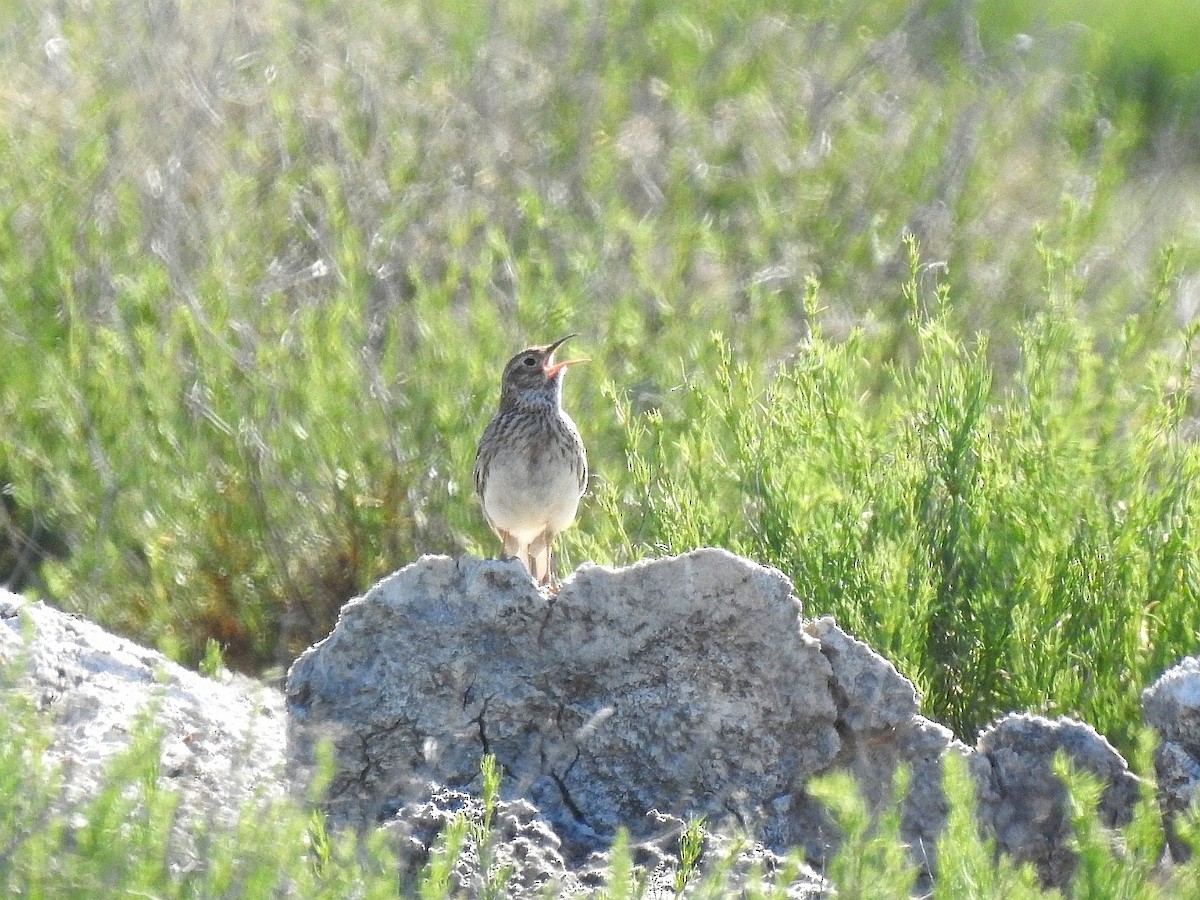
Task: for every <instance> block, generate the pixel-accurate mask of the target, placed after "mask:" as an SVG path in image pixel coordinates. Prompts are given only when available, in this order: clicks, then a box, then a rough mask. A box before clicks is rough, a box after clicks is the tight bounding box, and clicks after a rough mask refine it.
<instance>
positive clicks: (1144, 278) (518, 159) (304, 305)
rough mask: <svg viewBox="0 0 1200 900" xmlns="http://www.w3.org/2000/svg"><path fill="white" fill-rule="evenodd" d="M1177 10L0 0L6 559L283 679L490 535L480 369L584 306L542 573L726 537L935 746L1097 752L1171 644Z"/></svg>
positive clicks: (955, 4)
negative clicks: (993, 728)
mask: <svg viewBox="0 0 1200 900" xmlns="http://www.w3.org/2000/svg"><path fill="white" fill-rule="evenodd" d="M1175 6H1177V5H1176V4H1168V3H1166V2H1163V3H1159V4H1151V5H1150V6H1148V7H1142V8H1140V9H1141V10H1142V11H1141V12H1140V13H1139V18H1140V20H1138V21H1132V22H1130V23H1129V25H1128V27H1126V26H1123V25H1120V23H1121V22H1123V21H1124V19H1122V18H1120V17H1118V16H1117V15H1116V13H1115V12H1114V13H1113V15H1111V16H1105V15H1102V13H1103V10H1104V9H1109V7H1111V10H1116V9H1117V6H1116V4H1110V5H1108V6H1104V5H1095V4H1093V5H1091V6H1088V7H1087V8H1084V7H1082V6H1079V7H1078V8H1076V7H1073V6H1070V5H1068V4H1066V3H1060V4H1056V5H1053V9H1052V10H1049V11H1048V12H1046V13H1045V14H1043V13H1042V12H1040V11H1038V10H1041V6H1040V5H1037V4H1000V3H985V2H979V3H974V2H968V0H940V2H915V3H909V4H898V3H894V2H881V0H863V2H851V0H846V2H839V3H833V4H829V3H821V4H817V3H810V2H802V0H792V2H783V0H774V2H765V3H764V2H756V3H746V2H733V3H721V4H717V3H710V2H706V0H682V2H677V3H663V2H652V0H624V2H615V3H598V2H586V0H557V2H549V3H543V4H537V5H530V4H522V3H511V2H505V0H497V2H493V3H488V4H477V5H472V6H468V7H464V6H463V5H461V4H457V3H444V2H432V3H424V4H391V3H384V2H380V0H363V2H357V3H353V4H347V3H332V2H324V0H308V2H298V0H246V2H241V3H238V4H236V5H232V6H229V7H214V6H212V5H211V4H202V3H197V2H194V0H182V2H177V0H148V2H140V3H132V2H130V0H91V2H83V0H63V2H59V3H56V4H52V5H49V6H46V5H38V4H28V3H19V2H9V3H6V4H5V12H6V15H5V16H4V19H3V25H2V26H0V59H2V60H3V63H4V67H5V72H6V79H5V85H4V86H3V88H0V91H3V97H4V102H3V103H0V126H2V127H0V198H2V199H0V341H2V346H3V348H4V354H3V356H4V358H3V364H2V365H0V423H2V431H0V482H2V483H3V485H4V504H3V507H2V514H3V518H2V519H0V535H2V536H3V539H2V541H0V566H3V569H2V570H0V578H2V579H4V581H5V582H6V583H8V584H10V585H13V586H16V587H19V588H22V589H25V590H27V591H29V592H30V593H32V594H35V595H37V596H41V597H45V598H46V599H48V600H50V601H51V602H53V603H55V604H56V605H59V606H62V607H64V608H66V609H69V610H72V611H77V612H80V613H82V614H84V615H87V616H88V617H90V618H93V619H95V620H97V621H99V622H101V623H102V624H104V625H105V626H107V627H109V628H113V629H115V630H117V631H119V632H121V633H124V634H128V635H132V636H134V637H136V638H138V639H139V640H142V641H145V642H147V643H150V644H152V645H155V646H157V647H158V648H160V649H162V650H164V651H165V652H167V653H168V654H170V655H171V656H173V657H175V658H177V659H180V660H183V661H185V662H188V663H191V664H195V663H196V662H197V661H198V660H200V659H201V658H202V657H203V656H204V653H205V647H206V645H207V642H208V641H209V640H215V641H217V642H218V643H219V644H220V645H221V646H222V647H223V648H224V652H225V656H226V660H227V662H228V663H229V664H230V665H232V666H234V667H235V668H238V669H242V670H245V671H249V672H254V673H264V672H266V673H268V674H274V675H278V673H279V672H280V667H283V666H286V665H287V664H288V663H289V662H290V661H291V659H292V658H294V656H295V655H296V654H297V653H298V652H299V651H300V650H302V649H303V647H304V646H306V645H307V644H308V643H310V642H312V641H314V640H317V639H319V638H321V637H322V636H324V635H325V634H326V633H327V632H328V630H329V629H330V627H332V624H333V622H334V619H335V617H336V613H337V610H338V608H339V607H340V605H341V604H342V603H343V602H344V601H345V600H346V599H348V598H350V597H351V596H354V595H355V594H357V593H360V592H361V591H363V590H365V589H366V588H367V587H368V586H369V585H370V584H371V583H372V582H373V581H374V580H375V579H376V578H378V577H379V576H381V575H382V574H385V573H387V572H389V571H392V570H394V569H395V568H398V567H400V566H402V565H404V564H406V563H408V562H410V561H412V560H413V559H415V558H416V557H417V556H419V555H420V554H422V553H451V554H458V553H463V552H471V553H489V554H490V553H494V552H496V550H497V548H496V547H495V546H494V544H495V542H494V540H493V539H492V537H491V535H490V534H489V533H488V531H487V529H486V526H485V525H484V524H483V522H482V518H481V516H480V514H479V511H478V509H477V505H476V503H475V502H474V500H473V498H472V497H471V488H470V477H469V473H470V467H471V460H472V456H473V454H474V448H475V441H476V438H477V436H478V434H479V432H480V431H481V430H482V428H483V425H484V424H485V423H486V421H487V418H488V417H489V415H490V414H491V412H492V409H493V407H494V404H495V400H496V393H497V390H498V377H499V371H500V367H501V366H502V365H503V363H504V361H505V360H506V359H507V358H508V357H509V356H510V355H511V354H512V353H513V352H515V351H516V350H517V349H519V348H520V347H521V346H524V345H527V344H528V343H532V342H541V341H545V340H549V339H552V338H555V337H558V336H560V335H562V334H565V333H567V332H569V331H578V332H581V333H582V336H581V337H580V338H579V339H577V342H576V343H577V346H576V348H575V349H576V351H577V352H580V353H583V354H585V355H588V356H590V357H591V358H592V360H593V362H592V363H590V364H589V365H588V366H587V367H583V368H580V369H578V370H573V371H572V373H571V375H570V377H569V378H568V380H567V389H566V390H567V403H568V405H569V408H570V410H571V412H572V414H573V415H574V416H575V418H576V420H577V421H578V422H579V424H580V426H581V430H582V431H583V433H584V436H585V439H586V441H587V444H588V448H589V454H590V460H591V462H592V467H593V470H594V477H593V482H592V485H591V487H590V490H589V496H588V498H586V499H585V502H584V506H583V508H582V512H581V516H580V521H579V523H578V525H577V527H576V528H575V529H574V530H573V531H572V532H570V533H569V535H568V536H567V537H566V538H565V539H564V541H563V544H564V547H563V550H564V560H565V562H566V563H569V564H571V565H576V564H579V563H581V562H583V561H584V560H594V561H596V562H599V563H607V564H622V563H626V562H629V561H631V560H634V559H638V558H642V557H644V556H646V555H653V554H657V553H663V552H678V551H682V550H686V549H690V548H691V547H694V546H698V545H700V544H705V543H715V544H721V545H723V546H728V547H730V548H731V549H735V550H737V551H739V552H744V553H747V554H749V555H751V556H753V557H755V558H756V559H759V560H761V561H763V562H765V563H768V564H771V565H775V566H777V567H779V568H780V569H782V570H783V571H784V572H785V573H787V574H788V575H789V576H790V577H792V578H793V579H795V581H796V583H797V592H798V594H799V596H800V597H801V599H802V600H803V601H804V603H805V610H806V614H809V615H819V614H833V615H836V616H837V617H838V619H839V621H841V622H843V624H845V625H847V627H850V628H851V629H852V630H854V631H855V632H856V633H857V634H859V636H861V637H863V638H864V639H866V640H868V641H870V642H871V643H872V644H873V645H874V646H876V647H877V648H879V649H880V650H882V651H884V652H886V653H888V654H889V656H890V657H891V658H893V659H894V660H895V661H896V662H897V665H898V666H899V667H900V668H901V669H902V671H904V672H905V674H907V675H909V676H910V677H912V678H914V680H916V682H917V683H918V685H919V687H920V688H921V690H922V691H923V694H924V702H925V712H926V713H927V714H929V715H930V716H932V717H934V718H937V719H939V720H941V721H945V722H947V723H948V724H951V725H953V727H955V728H956V729H957V730H958V731H959V733H960V735H961V736H963V737H965V738H967V739H970V737H971V732H972V729H974V728H976V727H978V726H979V725H981V724H983V723H984V722H985V721H987V719H988V718H989V717H990V716H992V715H994V714H995V713H996V712H997V711H999V710H1003V709H1007V708H1010V707H1013V706H1021V707H1025V708H1037V709H1041V710H1045V711H1049V712H1073V713H1077V714H1080V715H1083V716H1084V717H1085V718H1088V720H1089V721H1091V722H1092V723H1093V724H1097V725H1098V726H1104V727H1108V728H1110V729H1111V730H1112V731H1113V732H1115V735H1116V738H1117V739H1118V740H1121V739H1123V735H1125V734H1127V729H1128V728H1129V727H1131V723H1132V722H1133V721H1136V708H1137V692H1138V691H1139V690H1140V688H1141V686H1143V684H1144V683H1147V682H1148V681H1149V680H1150V679H1151V678H1152V677H1153V676H1154V675H1155V674H1157V670H1159V669H1161V668H1162V666H1164V665H1165V664H1168V663H1170V662H1173V661H1174V660H1175V659H1177V658H1178V656H1180V655H1182V654H1184V653H1187V652H1194V651H1195V650H1196V649H1197V647H1198V646H1200V624H1198V622H1197V617H1198V616H1200V613H1198V612H1197V609H1198V608H1200V606H1198V605H1197V602H1196V601H1197V600H1198V599H1200V597H1198V594H1200V574H1198V571H1197V565H1198V563H1197V559H1198V558H1200V554H1198V551H1200V541H1198V539H1197V536H1196V534H1195V533H1194V523H1195V516H1196V512H1197V510H1196V504H1197V500H1196V499H1195V498H1196V497H1197V496H1198V495H1197V493H1196V492H1195V490H1194V488H1195V480H1196V475H1197V457H1196V450H1195V442H1194V439H1195V433H1196V429H1195V419H1194V414H1195V410H1194V377H1195V373H1194V368H1193V362H1194V360H1193V335H1194V321H1195V319H1196V304H1197V302H1198V298H1200V293H1198V291H1200V280H1198V273H1200V232H1198V231H1197V199H1198V196H1200V189H1198V187H1197V186H1198V185H1200V181H1198V180H1197V178H1196V166H1197V164H1198V162H1200V161H1198V160H1197V155H1196V149H1197V146H1198V144H1197V136H1198V132H1197V119H1196V115H1195V105H1194V104H1195V96H1196V95H1195V91H1194V76H1195V71H1196V64H1195V59H1194V57H1195V54H1196V52H1197V51H1196V50H1195V48H1196V47H1197V46H1200V44H1198V43H1197V42H1195V41H1190V42H1189V41H1184V40H1182V36H1184V35H1186V34H1189V33H1192V34H1194V33H1195V28H1196V17H1195V14H1188V13H1187V12H1186V11H1181V10H1180V9H1177V8H1174V7H1175ZM1122 9H1123V8H1122ZM1111 10H1110V11H1111ZM1051 13H1052V14H1051ZM1074 23H1081V24H1074ZM1135 26H1136V27H1135ZM1147 29H1153V30H1155V33H1156V34H1158V33H1159V32H1161V33H1162V34H1161V40H1158V41H1157V42H1154V43H1151V42H1149V41H1145V40H1142V38H1141V37H1140V35H1143V34H1144V33H1146V30H1147ZM1188 29H1192V30H1191V31H1190V32H1189V30H1188ZM1168 37H1171V38H1172V40H1176V41H1177V42H1175V43H1173V42H1172V40H1168ZM1147 67H1148V68H1147ZM1138 71H1143V72H1151V73H1152V74H1151V75H1146V76H1145V77H1146V78H1150V79H1151V80H1152V81H1155V83H1156V84H1159V85H1160V87H1156V88H1154V89H1153V90H1147V89H1143V87H1142V86H1141V85H1143V83H1144V82H1143V81H1141V80H1139V79H1140V78H1142V77H1143V76H1136V77H1135V76H1134V75H1133V74H1131V73H1136V72H1138ZM1189 85H1191V87H1189Z"/></svg>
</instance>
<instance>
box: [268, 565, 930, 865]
mask: <svg viewBox="0 0 1200 900" xmlns="http://www.w3.org/2000/svg"><path fill="white" fill-rule="evenodd" d="M800 614H801V608H800V602H799V600H798V599H797V598H796V596H795V593H794V591H793V589H792V585H791V583H790V582H789V581H788V580H787V578H785V577H784V576H783V575H782V574H781V573H779V572H777V571H775V570H773V569H767V568H764V567H762V566H758V565H755V564H753V563H751V562H749V561H747V560H744V559H740V558H738V557H735V556H733V555H731V554H729V553H727V552H725V551H722V550H699V551H695V552H693V553H689V554H687V555H684V556H679V557H673V558H669V559H661V560H653V561H649V562H645V563H640V564H637V565H634V566H631V567H629V568H626V569H620V570H612V569H608V568H603V567H599V566H584V567H582V568H581V569H579V570H578V571H577V572H576V573H575V574H574V575H573V576H571V577H570V578H568V579H567V580H566V581H565V582H564V583H563V585H562V588H561V590H560V591H559V592H558V594H556V595H551V594H548V593H543V592H539V591H538V590H537V589H536V588H535V587H534V585H533V584H532V583H531V581H530V579H529V577H528V575H527V574H526V573H525V571H524V570H523V569H522V568H521V566H520V565H519V564H518V563H516V562H497V561H482V560H477V559H473V558H470V557H464V558H462V559H460V560H457V561H456V560H452V559H449V558H446V557H425V558H423V559H421V560H420V561H418V562H417V563H414V564H413V565H411V566H408V567H407V568H405V569H403V570H401V571H400V572H397V573H396V574H395V575H393V576H391V577H390V578H387V579H385V580H384V581H382V582H380V583H379V584H378V585H376V586H375V587H374V588H373V589H372V590H371V591H370V592H368V593H367V594H366V595H365V596H364V597H362V598H359V599H357V600H354V601H351V602H350V603H349V604H347V605H346V606H345V607H344V608H343V610H342V614H341V617H340V619H339V621H338V624H337V627H336V628H335V629H334V631H333V633H332V634H331V635H330V636H329V637H328V638H327V639H326V640H324V641H322V642H321V643H320V644H317V645H316V646H314V647H312V648H310V649H309V650H308V651H307V652H305V653H304V654H303V655H302V656H301V657H300V659H299V660H297V662H296V663H295V664H294V666H293V667H292V670H291V672H290V673H289V676H288V686H287V702H288V712H289V723H288V727H289V732H288V733H289V741H290V747H289V750H290V753H291V755H292V756H293V758H294V759H295V761H296V762H298V763H300V764H301V765H307V764H310V763H311V760H312V756H313V748H314V745H315V742H316V741H318V740H320V739H322V738H327V739H329V740H330V741H331V742H332V744H333V747H334V750H335V760H336V764H337V768H336V776H335V778H334V781H333V784H332V786H331V791H330V797H329V810H330V812H331V814H332V815H333V816H334V817H335V819H337V820H339V821H343V822H356V823H364V822H372V821H375V822H378V821H382V820H383V819H386V818H387V817H388V816H390V815H391V814H392V813H393V812H394V811H395V810H397V809H398V808H401V807H402V806H404V805H405V804H406V803H408V802H410V801H411V800H412V798H413V797H415V796H418V795H419V794H420V792H421V791H422V790H423V789H424V788H425V786H426V785H427V784H428V783H429V782H431V781H432V782H436V783H438V784H442V785H446V786H448V787H452V788H459V789H463V790H468V791H477V790H478V781H477V778H478V769H479V758H480V756H481V754H484V753H492V754H495V756H496V758H497V760H498V762H499V763H500V765H501V766H503V768H504V771H505V780H504V785H503V790H504V793H505V796H506V797H521V798H525V799H527V800H529V801H530V802H532V803H533V804H534V805H535V806H536V807H537V809H539V810H540V811H541V814H542V815H543V816H544V817H545V818H546V820H547V821H548V822H549V823H550V825H551V827H552V828H553V829H554V831H555V833H556V834H557V835H558V836H559V837H560V838H561V840H562V853H563V855H564V856H565V857H566V858H567V859H568V860H569V861H572V862H576V863H578V862H580V861H582V860H584V859H586V858H587V856H588V854H591V853H593V852H598V851H602V850H604V849H605V848H606V847H607V846H608V844H609V843H610V842H611V840H612V838H613V836H614V834H615V832H616V829H617V828H618V827H621V826H624V827H626V828H628V829H629V830H630V831H631V837H632V839H633V840H634V841H635V842H636V841H638V840H642V839H645V838H648V837H649V836H650V835H649V834H648V833H647V826H645V825H644V823H645V817H646V814H647V813H648V812H649V811H650V810H657V811H658V812H660V813H662V814H665V815H669V816H675V817H678V818H681V819H687V818H689V817H694V816H705V817H706V819H707V822H708V824H709V826H710V827H712V828H714V829H723V828H727V827H731V826H736V827H741V828H744V829H747V830H749V831H750V833H751V834H753V835H754V836H755V837H756V838H758V839H760V840H762V842H763V843H764V844H765V845H766V847H767V848H769V849H770V850H772V851H776V852H779V851H783V850H784V849H786V848H788V847H792V846H796V845H800V846H804V847H805V848H806V850H808V851H809V853H810V854H811V855H814V856H818V857H819V856H821V855H822V854H823V852H824V851H826V850H828V849H829V847H830V846H831V845H832V843H833V842H834V840H835V836H834V835H832V834H829V833H827V832H828V823H827V822H826V821H825V818H824V815H823V812H822V810H820V809H819V808H817V806H816V805H815V803H814V802H813V801H811V800H810V799H809V798H808V797H807V796H806V794H805V792H804V790H803V785H804V782H805V781H806V780H807V779H808V778H809V777H811V776H812V775H814V774H818V773H821V772H824V771H827V770H829V769H830V768H831V767H832V766H834V765H836V764H838V763H839V760H841V761H845V762H847V763H849V762H854V761H858V762H860V763H861V769H862V772H863V775H864V776H866V777H871V778H876V779H878V778H883V777H886V778H887V780H888V783H889V784H890V774H891V769H892V768H894V766H895V764H896V763H897V762H899V761H901V760H903V761H906V762H909V763H910V764H911V763H912V762H913V761H914V760H921V759H928V760H936V759H937V758H939V754H940V749H944V748H945V746H946V745H947V744H948V743H949V740H950V736H949V732H947V731H946V730H945V729H941V728H940V726H936V725H934V724H933V723H930V722H927V721H925V720H922V719H920V718H919V717H917V716H916V715H915V710H916V699H915V695H914V693H913V688H912V685H911V683H909V682H908V681H907V680H906V679H904V678H903V677H901V676H900V675H899V673H897V672H896V670H895V669H894V668H893V667H892V666H891V665H890V664H889V663H887V662H885V661H884V660H882V659H881V658H880V657H879V656H878V655H876V654H874V653H872V652H871V651H870V650H869V649H868V648H867V647H866V646H865V645H863V644H861V643H860V642H857V641H854V640H853V639H851V638H849V637H848V636H846V635H845V634H844V633H843V632H841V631H840V629H838V628H837V626H836V625H835V624H834V623H833V621H832V620H821V621H820V622H817V623H813V624H811V625H810V626H809V627H808V628H805V627H803V625H802V622H801V618H800ZM835 669H837V670H838V671H839V672H840V673H841V676H842V679H841V681H839V680H838V679H837V677H836V676H835ZM939 748H940V749H939ZM927 768H928V773H932V771H933V768H934V767H933V766H932V765H931V766H929V767H927ZM928 773H926V774H928ZM918 780H919V779H914V784H916V783H917V782H918ZM921 787H926V785H924V784H922V785H921ZM875 792H876V793H878V794H879V795H880V796H882V795H884V794H885V793H886V791H884V790H883V789H876V790H875ZM868 793H870V791H869V792H868ZM930 796H934V799H935V801H936V796H937V795H935V794H930ZM934 805H935V806H936V802H935V803H934ZM933 827H936V828H940V822H938V823H934V824H929V825H927V824H922V826H921V828H922V829H926V828H933Z"/></svg>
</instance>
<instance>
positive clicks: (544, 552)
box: [529, 529, 556, 588]
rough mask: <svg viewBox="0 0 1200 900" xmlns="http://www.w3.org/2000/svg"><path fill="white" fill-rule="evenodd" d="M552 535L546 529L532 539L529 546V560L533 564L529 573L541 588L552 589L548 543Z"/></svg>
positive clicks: (552, 580) (552, 574)
mask: <svg viewBox="0 0 1200 900" xmlns="http://www.w3.org/2000/svg"><path fill="white" fill-rule="evenodd" d="M553 537H554V536H553V535H552V534H551V533H550V530H549V529H546V530H545V531H543V532H542V533H541V534H539V535H538V536H537V537H535V538H534V539H533V543H531V544H530V545H529V558H530V562H531V563H532V564H533V565H532V566H531V567H530V569H529V571H530V572H531V573H532V574H533V578H534V580H535V581H536V582H537V583H538V584H539V585H541V586H543V587H545V586H549V587H551V588H554V587H555V586H556V585H555V582H554V573H553V572H552V571H551V568H550V542H551V540H552V539H553Z"/></svg>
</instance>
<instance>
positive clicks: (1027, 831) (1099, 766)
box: [973, 714, 1138, 890]
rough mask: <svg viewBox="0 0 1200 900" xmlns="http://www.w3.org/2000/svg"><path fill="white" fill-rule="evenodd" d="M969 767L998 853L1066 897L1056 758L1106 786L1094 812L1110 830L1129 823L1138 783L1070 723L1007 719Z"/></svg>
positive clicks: (1062, 803) (1065, 841) (1120, 761)
mask: <svg viewBox="0 0 1200 900" xmlns="http://www.w3.org/2000/svg"><path fill="white" fill-rule="evenodd" d="M976 749H977V750H978V753H979V756H978V757H976V758H975V759H974V760H973V763H974V771H975V773H976V776H977V781H978V787H979V797H978V809H979V815H980V817H981V819H983V821H984V823H985V824H986V825H987V826H988V828H989V829H990V830H991V832H992V833H993V834H994V835H995V838H996V843H997V846H998V847H999V848H1000V849H1001V850H1004V851H1005V852H1006V853H1008V854H1010V855H1011V856H1012V857H1013V858H1014V859H1015V860H1016V861H1018V862H1031V863H1033V865H1034V867H1035V868H1036V869H1037V872H1038V875H1039V877H1040V878H1041V880H1042V882H1043V884H1045V885H1046V886H1047V887H1057V888H1060V889H1063V890H1065V889H1066V888H1067V887H1068V886H1069V885H1070V883H1071V878H1072V876H1073V875H1074V873H1075V866H1076V857H1075V852H1074V851H1073V850H1072V849H1071V848H1070V839H1071V836H1072V830H1071V822H1070V817H1069V815H1068V812H1067V807H1066V800H1067V793H1066V787H1065V785H1064V784H1063V783H1062V780H1061V779H1060V778H1059V777H1058V776H1057V775H1055V774H1054V770H1053V763H1054V756H1055V753H1057V752H1058V751H1060V750H1061V751H1062V752H1063V753H1064V754H1065V755H1066V756H1067V758H1068V759H1070V761H1071V762H1072V764H1074V766H1075V767H1076V768H1078V769H1080V770H1082V771H1085V772H1089V773H1091V774H1092V775H1094V776H1095V777H1096V778H1098V779H1099V780H1100V781H1101V782H1102V783H1103V784H1104V786H1105V787H1104V791H1103V793H1102V795H1101V798H1100V805H1099V809H1098V813H1099V816H1100V820H1101V821H1102V822H1103V823H1104V824H1105V825H1107V826H1108V827H1110V828H1114V827H1118V826H1121V825H1125V824H1128V822H1129V821H1130V820H1131V818H1132V815H1133V804H1134V803H1135V802H1136V801H1137V796H1138V779H1137V777H1136V776H1135V775H1134V774H1133V773H1131V772H1130V771H1129V767H1128V765H1127V764H1126V762H1125V760H1124V758H1123V757H1122V756H1121V754H1119V753H1118V752H1117V751H1116V750H1115V749H1114V748H1113V746H1112V745H1111V744H1110V743H1109V742H1108V741H1107V740H1105V739H1104V737H1103V736H1102V735H1100V734H1098V733H1097V732H1096V730H1095V729H1094V728H1092V727H1091V726H1090V725H1086V724H1084V723H1083V722H1078V721H1075V720H1072V719H1057V720H1051V719H1046V718H1043V717H1041V716H1033V715H1025V714H1011V715H1007V716H1004V717H1003V718H1002V719H1000V721H998V722H997V723H996V724H995V725H993V726H991V727H990V728H988V729H986V730H985V731H983V732H982V733H981V734H980V736H979V741H978V743H977V745H976Z"/></svg>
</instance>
